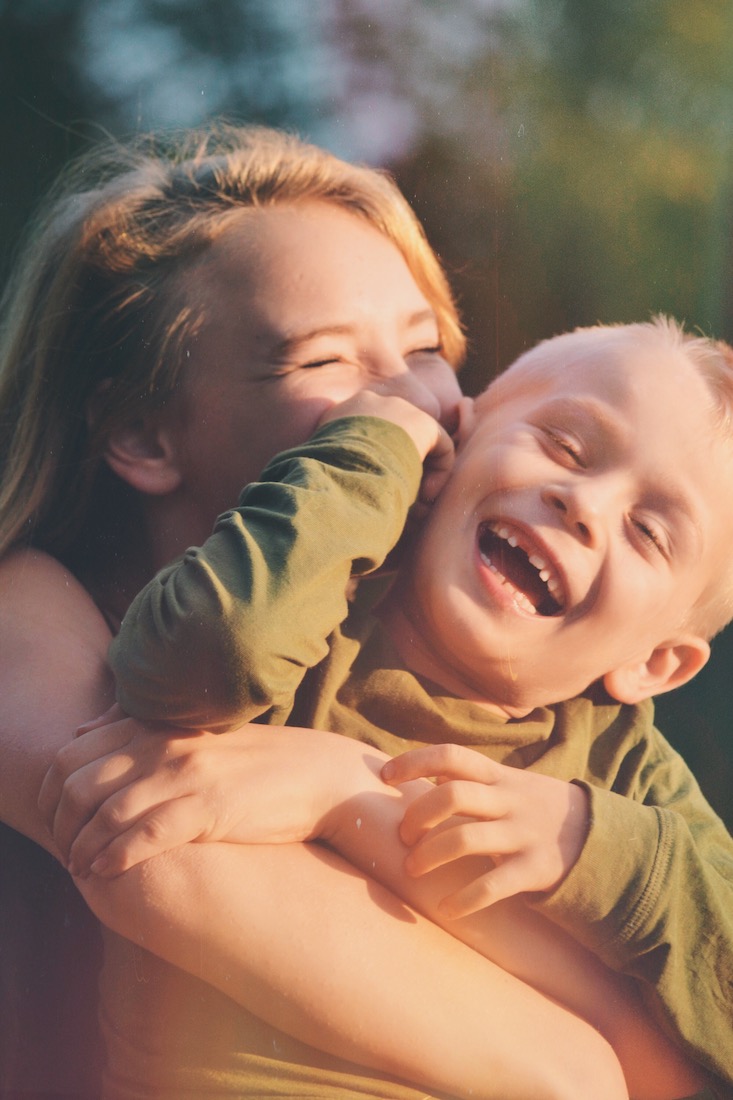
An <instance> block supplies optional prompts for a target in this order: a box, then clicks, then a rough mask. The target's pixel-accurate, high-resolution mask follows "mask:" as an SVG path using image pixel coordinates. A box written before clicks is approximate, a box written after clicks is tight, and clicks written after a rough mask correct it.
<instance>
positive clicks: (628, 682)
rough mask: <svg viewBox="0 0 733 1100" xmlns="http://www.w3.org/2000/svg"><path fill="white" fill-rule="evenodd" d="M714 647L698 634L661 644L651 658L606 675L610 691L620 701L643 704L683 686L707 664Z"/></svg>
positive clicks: (624, 666) (685, 635) (607, 687)
mask: <svg viewBox="0 0 733 1100" xmlns="http://www.w3.org/2000/svg"><path fill="white" fill-rule="evenodd" d="M709 656H710V646H709V645H708V643H707V642H706V641H705V640H704V639H703V638H698V637H697V635H695V634H681V635H680V636H679V637H678V638H674V639H673V640H672V641H670V642H665V643H664V644H663V645H660V646H657V647H656V648H655V649H654V650H652V652H651V653H650V655H649V657H648V658H647V659H646V660H645V661H644V660H642V661H639V662H638V663H634V664H629V665H623V666H622V667H621V668H617V669H615V670H614V671H613V672H607V673H606V675H605V676H604V677H603V685H604V687H605V689H606V691H607V692H608V694H609V695H610V696H611V697H612V698H614V699H617V700H618V701H619V703H640V702H641V701H642V699H649V698H650V697H651V696H652V695H662V694H663V693H664V692H665V691H672V689H673V688H676V687H681V686H682V684H686V683H687V681H688V680H691V679H692V678H693V676H696V675H697V673H698V672H699V671H700V669H701V668H702V667H703V665H705V664H706V663H707V660H708V658H709Z"/></svg>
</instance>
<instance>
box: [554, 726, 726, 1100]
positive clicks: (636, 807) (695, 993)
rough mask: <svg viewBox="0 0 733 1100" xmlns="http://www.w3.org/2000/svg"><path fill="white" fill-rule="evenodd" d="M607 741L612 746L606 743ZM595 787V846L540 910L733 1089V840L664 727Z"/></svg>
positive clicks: (632, 745) (631, 748)
mask: <svg viewBox="0 0 733 1100" xmlns="http://www.w3.org/2000/svg"><path fill="white" fill-rule="evenodd" d="M598 747H600V746H598ZM609 780H612V789H610V790H608V789H606V790H604V789H601V788H599V787H598V786H596V785H595V784H583V785H584V786H585V787H586V790H587V791H588V794H589V797H590V806H591V827H590V832H589V835H588V840H587V842H586V845H585V847H584V850H583V852H582V854H581V856H580V859H579V860H578V862H577V864H576V865H575V867H574V868H573V869H572V871H571V872H570V874H569V875H568V877H567V878H566V879H565V881H564V882H563V884H562V885H561V886H560V887H559V888H558V890H557V891H555V892H554V894H553V895H552V896H550V897H549V898H548V899H547V900H545V901H544V902H542V903H540V904H539V905H538V908H539V909H540V911H542V912H544V913H545V915H546V916H549V917H551V918H552V919H553V920H554V921H556V922H557V923H558V924H560V925H562V926H563V927H564V928H565V929H566V930H567V931H569V932H570V933H571V934H572V935H573V936H574V937H575V938H576V939H578V940H580V941H581V942H582V943H584V944H585V945H586V946H588V947H590V948H591V950H593V951H594V952H595V953H596V954H597V955H598V956H599V957H600V958H601V959H603V961H604V962H606V963H607V965H608V966H610V967H611V968H612V969H614V970H618V971H622V972H625V973H628V974H631V975H633V976H634V977H635V978H637V979H638V980H639V981H640V985H641V989H642V991H643V992H644V994H645V997H646V1000H647V1002H648V1003H649V1005H650V1007H651V1008H652V1009H653V1010H654V1012H655V1015H656V1016H657V1018H658V1019H659V1020H660V1022H661V1023H662V1024H663V1026H664V1027H665V1028H666V1030H667V1031H668V1032H669V1033H670V1034H671V1035H672V1036H674V1037H675V1038H676V1039H678V1040H681V1042H682V1045H683V1046H684V1047H685V1048H686V1049H687V1050H688V1051H689V1052H690V1053H691V1054H692V1055H693V1056H694V1057H695V1058H696V1060H698V1061H699V1062H701V1063H702V1064H703V1065H705V1066H707V1067H708V1068H709V1069H711V1070H712V1071H713V1072H714V1073H716V1074H717V1075H719V1076H720V1077H721V1079H722V1080H723V1081H725V1082H726V1083H727V1085H728V1086H729V1088H730V1092H729V1091H725V1092H724V1093H722V1094H724V1095H726V1096H728V1095H733V839H732V838H731V836H730V834H729V833H728V831H727V829H726V828H725V825H724V824H723V822H722V821H721V820H720V819H719V818H718V817H717V815H716V814H715V813H714V811H713V810H712V809H711V807H710V806H709V805H708V803H707V801H706V800H705V798H704V796H703V794H702V792H701V791H700V788H699V786H698V784H697V782H696V781H695V778H694V776H693V775H692V773H691V772H690V770H689V768H688V767H687V765H686V764H685V762H684V760H683V759H682V758H681V757H680V756H679V755H678V754H677V753H676V752H675V751H674V750H673V749H672V747H671V746H670V745H669V744H668V743H667V742H666V741H665V739H664V738H663V737H662V735H661V734H660V733H659V732H658V731H657V730H656V729H653V728H652V729H650V730H649V732H648V734H647V735H645V736H643V737H641V738H639V739H638V740H635V741H630V742H629V744H628V751H627V753H626V754H625V755H624V756H623V757H621V756H619V758H618V760H616V761H615V762H614V766H613V769H612V773H611V774H609Z"/></svg>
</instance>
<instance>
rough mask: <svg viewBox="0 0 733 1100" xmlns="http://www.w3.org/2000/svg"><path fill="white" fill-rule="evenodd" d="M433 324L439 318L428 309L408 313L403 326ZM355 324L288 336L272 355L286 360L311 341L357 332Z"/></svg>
mask: <svg viewBox="0 0 733 1100" xmlns="http://www.w3.org/2000/svg"><path fill="white" fill-rule="evenodd" d="M428 321H430V322H433V323H434V324H436V325H437V323H438V318H437V316H436V313H435V310H434V309H430V307H427V308H426V309H418V310H416V311H415V312H414V313H408V314H407V316H406V317H405V318H404V321H403V325H404V328H405V330H406V331H409V330H411V329H415V328H418V327H419V326H420V325H422V324H425V322H428ZM356 327H357V326H356V325H354V324H348V323H346V324H328V325H318V326H316V328H312V329H307V330H306V331H305V332H296V333H294V334H293V335H292V336H286V337H285V339H284V340H279V341H278V342H277V343H276V344H274V345H273V347H272V349H271V352H270V355H271V357H272V358H273V359H286V358H287V357H288V356H289V355H292V354H293V352H295V351H297V350H298V349H299V348H300V347H302V346H303V344H307V343H309V342H310V341H311V340H316V339H318V338H319V337H321V336H348V335H349V334H351V333H352V332H354V331H355V330H356Z"/></svg>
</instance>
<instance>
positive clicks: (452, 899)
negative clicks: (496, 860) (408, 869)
mask: <svg viewBox="0 0 733 1100" xmlns="http://www.w3.org/2000/svg"><path fill="white" fill-rule="evenodd" d="M528 889H531V887H529V886H527V885H526V876H525V874H524V870H523V865H522V861H521V860H513V859H510V860H507V861H506V862H505V863H500V864H498V865H497V866H496V867H495V868H494V869H493V870H491V871H487V872H486V874H484V875H480V876H479V877H478V878H476V879H474V881H473V882H471V883H470V884H469V885H468V886H464V887H463V889H461V890H457V891H456V892H455V894H449V895H448V897H446V898H443V900H442V901H441V902H440V904H439V905H438V909H439V910H440V913H441V915H442V916H444V917H447V918H448V919H449V920H457V919H458V918H459V917H467V916H470V914H471V913H477V912H478V911H479V910H480V909H486V908H487V907H488V906H489V905H494V904H496V902H497V901H503V900H504V899H505V898H511V897H514V896H515V895H516V894H522V893H524V892H525V891H526V890H528Z"/></svg>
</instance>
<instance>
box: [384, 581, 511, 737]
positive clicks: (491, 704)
mask: <svg viewBox="0 0 733 1100" xmlns="http://www.w3.org/2000/svg"><path fill="white" fill-rule="evenodd" d="M393 595H394V592H391V593H390V594H389V595H388V596H387V598H386V599H385V600H384V601H383V602H382V603H381V604H380V606H379V609H378V612H377V613H378V615H379V619H380V621H381V622H382V624H383V626H384V628H385V630H386V631H387V633H388V634H389V637H390V639H391V641H392V643H393V644H394V646H395V648H396V649H397V651H398V653H399V655H400V657H401V658H402V660H403V661H404V663H405V667H406V668H408V669H409V670H410V672H414V673H416V674H417V675H418V676H424V677H425V678H426V679H428V680H432V681H433V683H435V684H438V686H439V687H442V688H445V690H446V691H448V692H450V694H451V695H455V696H456V698H458V699H466V700H467V701H468V702H470V703H476V704H477V705H478V706H481V707H484V708H485V709H486V710H488V711H490V712H491V713H492V714H498V715H499V716H500V717H502V718H524V716H525V715H527V714H529V713H530V710H531V708H527V707H523V708H519V707H511V706H507V705H503V704H501V703H497V702H496V701H494V700H492V699H489V698H487V697H486V695H481V694H479V693H478V692H476V691H475V690H473V689H471V688H469V687H468V686H467V685H466V684H465V683H464V682H463V680H461V678H460V677H459V676H457V675H456V674H455V673H454V672H453V671H452V670H451V669H449V668H446V666H445V663H444V662H442V661H439V660H438V659H437V658H436V656H435V654H434V653H433V652H432V651H431V649H430V647H429V645H427V644H426V641H425V639H424V637H423V636H422V634H421V632H420V631H418V630H416V629H415V627H414V626H413V625H412V623H411V622H410V620H409V618H408V617H407V616H406V615H405V613H404V611H403V609H402V606H401V602H400V600H399V599H396V598H390V597H391V596H393Z"/></svg>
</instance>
